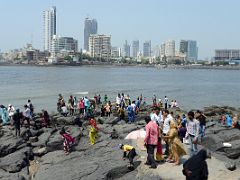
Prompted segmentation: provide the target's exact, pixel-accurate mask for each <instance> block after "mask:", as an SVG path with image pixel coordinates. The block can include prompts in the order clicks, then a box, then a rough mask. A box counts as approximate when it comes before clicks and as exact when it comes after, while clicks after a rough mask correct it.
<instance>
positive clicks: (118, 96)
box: [116, 94, 121, 107]
mask: <svg viewBox="0 0 240 180" xmlns="http://www.w3.org/2000/svg"><path fill="white" fill-rule="evenodd" d="M120 104H121V95H120V94H118V95H117V97H116V106H118V107H119V106H120Z"/></svg>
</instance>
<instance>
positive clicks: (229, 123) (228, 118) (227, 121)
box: [226, 113, 232, 127]
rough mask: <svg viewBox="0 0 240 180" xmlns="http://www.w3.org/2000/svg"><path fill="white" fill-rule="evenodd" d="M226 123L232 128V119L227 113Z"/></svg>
mask: <svg viewBox="0 0 240 180" xmlns="http://www.w3.org/2000/svg"><path fill="white" fill-rule="evenodd" d="M226 123H227V127H232V118H231V117H230V115H229V114H228V113H226Z"/></svg>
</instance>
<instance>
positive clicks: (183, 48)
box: [179, 40, 188, 53]
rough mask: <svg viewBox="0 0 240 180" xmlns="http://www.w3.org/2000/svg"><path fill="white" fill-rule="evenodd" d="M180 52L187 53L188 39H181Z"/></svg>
mask: <svg viewBox="0 0 240 180" xmlns="http://www.w3.org/2000/svg"><path fill="white" fill-rule="evenodd" d="M179 52H180V53H187V52H188V41H186V40H181V41H180V46H179Z"/></svg>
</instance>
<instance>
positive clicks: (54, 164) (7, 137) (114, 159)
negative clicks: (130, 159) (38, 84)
mask: <svg viewBox="0 0 240 180" xmlns="http://www.w3.org/2000/svg"><path fill="white" fill-rule="evenodd" d="M170 111H171V112H173V113H174V115H176V114H182V113H186V112H184V111H183V110H180V109H170ZM150 112H151V108H150V106H147V107H143V108H142V109H141V111H140V113H139V114H138V115H137V117H136V121H135V123H133V124H127V123H126V122H125V121H118V117H117V114H116V113H115V112H113V114H112V115H111V117H109V118H107V117H100V116H99V115H100V113H99V112H98V111H97V112H96V113H95V117H96V120H97V123H98V127H99V128H100V129H102V131H100V132H99V134H98V138H97V142H96V144H95V145H90V144H89V138H88V132H89V125H88V123H87V122H86V121H85V120H82V119H78V118H77V116H72V117H63V116H61V115H59V114H57V113H56V114H51V122H52V124H51V127H49V128H33V127H34V126H35V127H36V124H37V122H38V121H39V120H40V117H39V116H38V115H36V116H35V117H34V121H32V122H31V123H32V126H31V128H30V129H27V128H21V137H15V136H14V133H15V131H14V130H13V128H12V127H11V126H2V127H0V142H1V143H0V179H3V180H8V179H11V180H15V179H16V180H20V179H21V180H24V179H36V180H46V179H57V180H61V179H63V180H66V179H69V180H70V179H83V180H84V179H86V180H94V179H107V180H110V179H146V180H147V179H158V180H159V179H184V176H183V175H182V173H181V169H182V166H176V167H173V166H172V165H170V164H167V163H163V164H159V167H158V169H156V170H149V169H148V167H147V166H145V165H144V162H145V160H146V151H142V150H140V149H139V148H138V146H137V144H136V142H134V141H130V140H124V137H126V135H127V134H128V133H130V132H131V131H133V130H136V129H141V128H143V127H144V126H145V122H144V117H145V116H146V115H148V114H149V113H150ZM226 112H228V113H230V114H236V113H237V114H239V113H240V109H236V108H232V107H217V106H211V107H206V108H205V109H204V113H205V115H207V120H208V123H207V130H206V136H205V138H204V139H203V142H202V145H203V146H204V147H205V148H207V149H209V150H211V151H212V152H213V156H214V157H213V159H212V160H209V161H208V163H209V174H210V177H209V179H227V177H231V179H236V180H237V179H238V178H239V177H240V175H239V174H240V173H239V172H240V171H239V167H240V131H239V129H232V128H226V127H225V126H223V125H220V124H219V123H218V119H219V117H220V116H221V115H222V114H224V113H226ZM63 126H64V127H65V128H66V130H67V131H68V132H70V134H71V135H72V136H73V137H74V138H75V140H76V143H75V146H74V149H73V151H72V152H71V153H70V154H69V155H65V154H64V152H63V145H62V143H63V140H62V138H61V136H60V135H59V131H60V130H61V128H62V127H63ZM113 129H115V130H116V131H117V134H118V135H119V136H118V138H116V139H112V138H111V137H110V133H111V132H112V131H113ZM223 142H228V143H230V144H231V145H232V147H231V148H226V147H223V144H222V143H223ZM119 143H129V144H133V145H134V146H135V147H136V149H137V153H138V156H137V157H136V158H135V170H134V171H129V170H128V169H127V167H126V164H127V162H126V161H123V160H122V152H121V151H120V150H119V149H118V144H119ZM26 154H28V156H26ZM28 157H29V159H30V166H29V174H28V168H27V166H28V164H27V162H28V160H27V158H28ZM186 158H187V156H186V157H183V160H182V161H184V159H186ZM229 164H234V165H236V168H237V169H236V170H235V171H229V170H228V169H227V166H228V165H229ZM225 165H226V167H225ZM169 171H171V173H169ZM217 177H219V178H217Z"/></svg>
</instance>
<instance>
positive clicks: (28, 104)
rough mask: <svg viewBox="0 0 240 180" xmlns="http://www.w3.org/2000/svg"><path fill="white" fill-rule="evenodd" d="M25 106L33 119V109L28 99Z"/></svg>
mask: <svg viewBox="0 0 240 180" xmlns="http://www.w3.org/2000/svg"><path fill="white" fill-rule="evenodd" d="M27 106H28V108H29V109H30V114H31V116H32V117H33V112H34V107H33V104H32V102H31V100H30V99H29V100H28V103H27Z"/></svg>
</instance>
